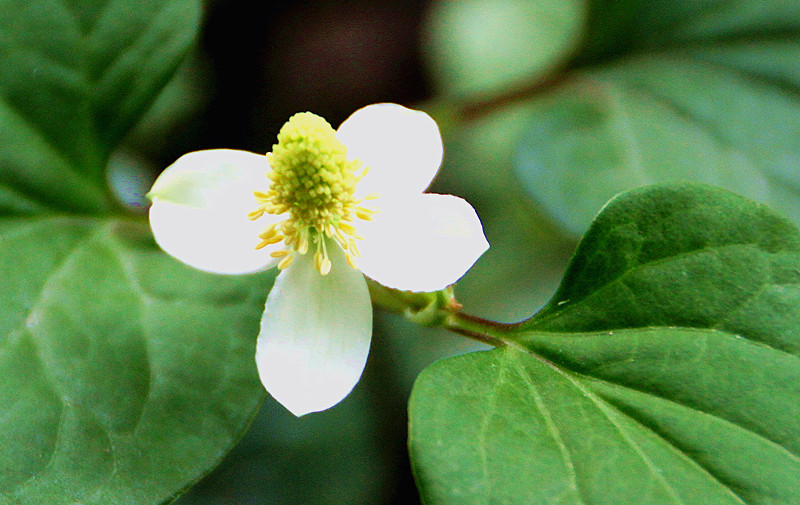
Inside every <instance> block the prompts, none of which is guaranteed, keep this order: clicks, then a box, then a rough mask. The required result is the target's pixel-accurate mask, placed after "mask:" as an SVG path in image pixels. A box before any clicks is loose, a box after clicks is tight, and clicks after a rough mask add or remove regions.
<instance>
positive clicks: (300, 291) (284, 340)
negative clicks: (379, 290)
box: [256, 245, 372, 416]
mask: <svg viewBox="0 0 800 505" xmlns="http://www.w3.org/2000/svg"><path fill="white" fill-rule="evenodd" d="M329 254H330V259H331V261H332V263H333V266H332V268H331V271H330V273H329V274H328V275H325V276H323V275H320V274H319V272H317V270H316V269H315V268H314V260H313V255H312V254H306V255H303V256H300V255H297V256H296V257H295V259H294V263H292V265H291V266H290V267H289V268H287V269H286V270H283V271H282V272H281V273H280V274H279V275H278V278H277V279H276V280H275V285H274V286H273V288H272V291H271V292H270V294H269V297H268V298H267V306H266V309H265V311H264V316H263V318H262V319H261V333H260V334H259V336H258V347H257V350H256V363H257V365H258V373H259V376H260V377H261V382H262V383H263V384H264V387H265V388H266V389H267V391H268V392H269V393H270V394H271V395H272V396H273V397H274V398H275V399H276V400H278V401H279V402H280V403H281V404H283V406H284V407H286V408H287V409H289V411H291V412H292V413H293V414H294V415H296V416H302V415H304V414H308V413H309V412H318V411H320V410H325V409H327V408H330V407H332V406H334V405H336V404H337V403H339V402H340V401H341V400H342V399H343V398H344V397H345V396H347V394H348V393H350V391H351V390H352V389H353V387H354V386H355V385H356V383H357V382H358V379H359V377H361V372H362V371H363V369H364V364H365V363H366V361H367V354H368V353H369V343H370V338H371V336H372V306H371V304H370V299H369V292H368V291H367V284H366V281H365V280H364V276H363V275H361V272H359V271H358V270H356V269H354V268H352V267H351V266H350V265H348V264H347V262H346V260H345V259H344V254H343V253H342V251H341V249H340V248H339V247H338V246H335V245H334V246H330V247H329Z"/></svg>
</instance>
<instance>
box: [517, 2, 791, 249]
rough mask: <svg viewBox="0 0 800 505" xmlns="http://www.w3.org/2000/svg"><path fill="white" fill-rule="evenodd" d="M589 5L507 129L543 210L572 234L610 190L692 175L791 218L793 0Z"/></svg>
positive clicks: (525, 179) (525, 177) (524, 176)
mask: <svg viewBox="0 0 800 505" xmlns="http://www.w3.org/2000/svg"><path fill="white" fill-rule="evenodd" d="M601 4H602V5H601ZM595 11H596V12H595V14H594V17H593V19H594V22H593V24H592V26H590V27H589V34H588V37H587V41H586V46H585V47H584V49H583V51H582V52H581V54H580V55H579V56H578V57H577V59H576V60H575V61H574V62H573V64H572V66H571V68H570V69H569V71H567V72H566V73H564V75H562V76H561V80H560V81H559V84H558V85H557V86H553V87H551V88H550V90H549V92H548V93H547V94H544V95H542V96H540V97H538V98H536V99H535V100H534V101H533V103H532V107H533V108H532V111H531V113H530V114H531V115H530V119H529V125H528V128H527V130H526V131H525V132H523V134H522V135H521V138H520V145H519V150H518V155H517V168H518V172H519V175H520V178H521V179H522V181H523V183H524V185H525V187H526V188H527V189H528V191H529V192H530V194H531V195H533V197H534V198H535V199H536V200H537V201H538V202H539V203H540V204H541V205H542V206H543V207H544V208H545V209H546V210H547V212H548V213H549V214H550V215H551V216H552V217H553V218H554V219H555V220H556V221H557V222H558V223H559V224H560V225H561V226H562V227H564V228H565V229H566V230H569V231H570V232H572V233H573V234H575V235H579V234H580V233H581V232H582V231H583V230H584V229H585V228H586V227H587V226H588V224H589V223H590V222H591V219H592V217H593V216H594V215H595V213H596V212H597V210H598V209H599V208H600V206H601V205H602V204H603V203H604V202H605V201H606V200H608V199H609V198H611V197H612V196H614V195H615V194H617V193H619V192H621V191H624V190H627V189H631V188H634V187H639V186H643V185H647V184H653V183H658V182H666V181H677V180H691V181H697V182H705V183H709V184H714V185H717V186H721V187H724V188H727V189H729V190H731V191H734V192H737V193H740V194H743V195H745V196H747V197H749V198H752V199H755V200H757V201H760V202H763V203H767V204H769V205H771V206H773V207H774V208H775V209H777V210H778V211H780V212H782V213H784V214H785V215H786V216H788V217H790V218H791V219H792V220H793V221H794V222H795V223H800V176H798V174H800V99H798V97H800V71H798V66H797V61H798V58H800V4H799V3H797V2H794V1H784V0H768V1H765V2H760V3H758V4H755V3H753V2H746V1H732V0H729V1H715V2H707V1H704V2H697V1H694V0H685V1H679V2H672V3H670V4H669V5H667V4H662V3H659V2H653V1H643V0H640V1H637V2H631V1H615V2H602V3H601V2H597V4H596V5H595Z"/></svg>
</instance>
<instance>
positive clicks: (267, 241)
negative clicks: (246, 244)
mask: <svg viewBox="0 0 800 505" xmlns="http://www.w3.org/2000/svg"><path fill="white" fill-rule="evenodd" d="M281 240H283V237H282V236H280V235H277V236H275V237H270V238H265V239H264V240H262V241H261V242H259V243H258V245H256V249H263V248H264V247H267V246H268V245H272V244H277V243H278V242H280V241H281Z"/></svg>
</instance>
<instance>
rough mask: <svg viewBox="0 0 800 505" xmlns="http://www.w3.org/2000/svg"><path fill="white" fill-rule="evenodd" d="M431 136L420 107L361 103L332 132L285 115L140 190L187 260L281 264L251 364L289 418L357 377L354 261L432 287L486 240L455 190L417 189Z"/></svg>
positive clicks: (438, 154) (359, 324)
mask: <svg viewBox="0 0 800 505" xmlns="http://www.w3.org/2000/svg"><path fill="white" fill-rule="evenodd" d="M441 160H442V141H441V137H440V135H439V130H438V128H437V126H436V123H435V122H434V121H433V120H432V119H431V118H430V117H429V116H428V115H427V114H425V113H423V112H419V111H413V110H410V109H407V108H405V107H402V106H400V105H396V104H377V105H370V106H368V107H364V108H363V109H360V110H358V111H356V112H355V113H354V114H353V115H352V116H350V117H349V118H348V119H347V120H346V121H345V122H344V123H342V125H341V126H340V127H339V129H338V130H337V131H334V130H333V128H331V127H330V125H329V124H328V123H327V122H325V120H324V119H322V118H320V117H318V116H315V115H313V114H311V113H301V114H296V115H295V116H293V117H292V118H291V119H290V120H289V122H287V123H286V125H284V127H283V128H282V129H281V132H280V134H279V135H278V144H276V145H274V146H273V151H272V152H271V153H268V154H267V155H266V156H264V155H259V154H254V153H249V152H244V151H234V150H223V149H216V150H208V151H199V152H194V153H189V154H186V155H185V156H182V157H181V158H180V159H178V161H176V162H175V163H174V164H172V165H171V166H170V167H169V168H167V169H166V170H165V171H164V173H162V174H161V176H160V177H159V178H158V180H156V182H155V184H154V185H153V188H152V190H151V192H150V193H149V197H150V198H151V200H152V201H153V205H152V207H151V209H150V224H151V226H152V229H153V234H154V235H155V238H156V241H157V242H158V244H159V245H160V246H161V247H162V248H163V249H164V250H165V251H166V252H168V253H169V254H171V255H172V256H174V257H176V258H177V259H179V260H181V261H183V262H184V263H186V264H188V265H191V266H193V267H195V268H198V269H201V270H205V271H209V272H215V273H224V274H244V273H250V272H256V271H259V270H264V269H266V268H270V267H273V266H277V267H278V268H280V269H281V272H280V274H279V275H278V277H277V278H276V280H275V285H274V286H273V288H272V291H271V292H270V294H269V296H268V298H267V303H266V308H265V310H264V315H263V317H262V320H261V331H260V333H259V336H258V343H257V351H256V362H257V365H258V372H259V375H260V377H261V381H262V383H263V384H264V387H265V388H266V389H267V391H268V392H269V393H270V394H271V395H272V396H273V397H274V398H275V399H277V400H278V401H279V402H281V403H282V404H283V405H284V406H285V407H286V408H288V409H289V410H290V411H291V412H293V413H294V414H295V415H297V416H300V415H303V414H307V413H309V412H316V411H320V410H324V409H327V408H329V407H332V406H333V405H335V404H337V403H338V402H339V401H341V400H342V399H343V398H344V397H345V396H347V394H348V393H349V392H350V391H351V390H352V389H353V387H354V386H355V384H356V382H358V379H359V377H360V376H361V372H362V370H363V369H364V364H365V362H366V359H367V353H368V352H369V344H370V338H371V335H372V307H371V304H370V298H369V293H368V291H367V284H366V281H365V279H364V277H363V276H362V275H361V273H362V272H363V273H364V274H366V275H367V276H369V277H370V278H372V279H374V280H375V281H377V282H379V283H381V284H383V285H385V286H388V287H391V288H395V289H400V290H409V291H436V290H439V289H443V288H445V287H447V286H448V285H450V284H452V283H454V282H455V281H456V280H458V279H459V278H460V277H461V276H462V275H464V273H465V272H466V271H467V270H468V269H469V268H470V267H471V266H472V264H473V263H474V262H475V261H476V260H477V259H478V257H480V255H481V254H483V252H484V251H486V249H487V248H488V247H489V244H488V243H487V242H486V238H485V237H484V235H483V229H482V227H481V223H480V221H479V219H478V216H477V215H476V214H475V211H474V210H473V209H472V207H471V206H470V205H469V204H468V203H467V202H465V201H464V200H462V199H460V198H457V197H454V196H450V195H437V194H429V193H423V191H424V190H425V188H427V186H428V185H429V184H430V182H431V180H432V179H433V177H434V176H435V175H436V172H437V171H438V168H439V164H440V163H441Z"/></svg>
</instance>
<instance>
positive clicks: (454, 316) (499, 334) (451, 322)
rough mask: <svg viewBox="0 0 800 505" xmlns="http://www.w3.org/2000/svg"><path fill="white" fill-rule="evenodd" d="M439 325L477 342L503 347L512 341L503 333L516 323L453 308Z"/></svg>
mask: <svg viewBox="0 0 800 505" xmlns="http://www.w3.org/2000/svg"><path fill="white" fill-rule="evenodd" d="M441 326H442V328H445V329H446V330H450V331H452V332H453V333H458V334H459V335H463V336H465V337H467V338H471V339H473V340H477V341H478V342H483V343H484V344H489V345H491V346H494V347H504V346H506V345H508V344H509V343H511V342H512V340H510V339H508V338H506V337H505V334H506V333H507V332H508V331H509V330H510V329H511V328H513V327H514V326H516V323H500V322H497V321H492V320H490V319H483V318H480V317H477V316H473V315H470V314H466V313H464V312H461V311H460V310H454V311H451V312H450V313H449V314H448V315H447V316H446V317H445V318H444V320H443V324H442V325H441Z"/></svg>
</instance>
